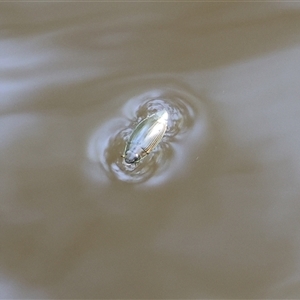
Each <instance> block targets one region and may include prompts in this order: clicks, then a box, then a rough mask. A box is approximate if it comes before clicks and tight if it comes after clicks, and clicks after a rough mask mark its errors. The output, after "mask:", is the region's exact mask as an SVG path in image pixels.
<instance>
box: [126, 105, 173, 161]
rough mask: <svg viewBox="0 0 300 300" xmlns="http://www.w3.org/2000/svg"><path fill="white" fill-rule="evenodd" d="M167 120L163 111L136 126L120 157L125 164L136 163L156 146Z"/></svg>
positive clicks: (166, 114)
mask: <svg viewBox="0 0 300 300" xmlns="http://www.w3.org/2000/svg"><path fill="white" fill-rule="evenodd" d="M168 118H169V115H168V112H167V111H166V110H165V109H164V110H161V111H158V112H156V113H154V114H153V115H151V116H149V117H147V118H146V119H145V120H143V121H141V122H140V123H139V124H138V125H137V126H136V128H135V129H134V131H133V132H132V134H131V136H130V138H129V141H128V142H127V144H126V147H125V151H124V154H123V155H122V156H123V157H124V159H125V162H126V163H127V164H135V163H138V162H139V161H140V160H141V159H143V158H144V157H146V156H147V155H148V154H149V153H150V152H151V151H152V150H153V149H154V148H155V147H156V146H157V144H158V143H159V142H160V141H161V139H162V138H163V136H164V134H165V132H166V129H167V124H168Z"/></svg>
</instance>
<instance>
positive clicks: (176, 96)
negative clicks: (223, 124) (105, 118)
mask: <svg viewBox="0 0 300 300" xmlns="http://www.w3.org/2000/svg"><path fill="white" fill-rule="evenodd" d="M195 103H199V99H198V98H197V97H196V96H194V95H192V94H191V93H189V92H188V91H185V90H183V89H182V88H180V89H179V88H178V89H177V88H174V87H163V88H160V89H151V90H148V91H145V92H144V93H141V94H138V95H136V96H134V97H132V98H130V99H128V101H127V102H126V103H125V105H124V106H123V107H122V108H121V111H122V115H123V117H121V118H115V119H111V120H110V121H109V122H107V123H105V124H102V125H101V126H100V127H99V128H98V129H97V130H96V132H95V133H94V135H93V136H92V138H91V139H90V143H89V157H90V159H92V160H93V161H94V162H98V163H99V164H100V166H101V168H102V170H103V171H104V172H105V174H106V176H107V177H108V178H110V179H111V180H119V181H122V182H128V183H142V182H146V181H148V182H149V181H152V183H154V182H155V184H157V179H158V178H159V181H160V183H161V182H162V181H164V179H167V178H169V177H171V176H172V174H174V173H176V170H174V166H177V167H176V168H179V165H180V164H179V162H180V160H181V159H182V158H183V157H182V156H183V154H182V153H184V152H186V153H187V152H188V148H189V147H190V146H189V145H188V144H187V143H185V142H184V141H185V137H186V136H187V135H189V133H192V132H193V131H195V130H196V132H198V134H201V132H200V131H203V121H204V118H203V116H204V114H203V111H202V112H201V114H199V113H198V110H197V109H196V105H195ZM163 108H164V109H166V110H167V111H168V114H169V119H168V126H167V131H166V133H165V135H164V137H163V139H162V141H161V142H160V143H159V144H158V146H157V147H156V148H155V149H154V150H153V151H152V152H151V153H150V154H149V155H148V156H147V157H145V158H144V159H143V160H142V161H140V162H139V163H138V164H137V165H129V164H126V163H125V162H124V159H123V158H122V157H121V155H122V154H123V152H124V149H125V146H126V143H127V141H128V139H129V137H130V135H131V133H132V131H133V130H134V128H135V127H136V126H137V124H138V123H139V122H141V121H142V120H143V119H145V118H146V117H148V116H149V115H151V114H153V113H155V112H157V111H159V110H162V109H163ZM199 120H201V122H200V123H199ZM199 124H200V127H201V128H200V127H199ZM199 129H200V131H199ZM201 129H202V130H201ZM185 150H186V151H185ZM177 171H178V170H177ZM170 172H171V173H172V174H171V173H170ZM150 179H151V180H150Z"/></svg>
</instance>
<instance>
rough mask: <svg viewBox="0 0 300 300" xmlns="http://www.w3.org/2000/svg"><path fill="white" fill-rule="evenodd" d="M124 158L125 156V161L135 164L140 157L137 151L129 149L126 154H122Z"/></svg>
mask: <svg viewBox="0 0 300 300" xmlns="http://www.w3.org/2000/svg"><path fill="white" fill-rule="evenodd" d="M124 158H125V162H126V163H127V164H136V163H138V162H139V160H140V159H141V158H140V156H139V155H138V154H137V153H135V152H132V151H130V150H129V151H127V152H126V154H125V155H124Z"/></svg>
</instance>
